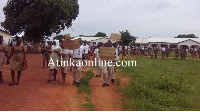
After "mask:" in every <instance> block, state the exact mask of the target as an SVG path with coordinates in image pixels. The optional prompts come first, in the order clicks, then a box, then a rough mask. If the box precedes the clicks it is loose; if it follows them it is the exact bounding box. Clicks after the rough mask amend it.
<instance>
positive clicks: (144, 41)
mask: <svg viewBox="0 0 200 112" xmlns="http://www.w3.org/2000/svg"><path fill="white" fill-rule="evenodd" d="M135 43H136V44H139V45H140V46H146V47H159V48H160V47H163V46H169V47H171V48H177V47H178V48H181V47H182V46H184V47H187V48H192V47H195V48H199V47H200V38H154V37H153V38H152V37H151V38H137V39H136V41H135Z"/></svg>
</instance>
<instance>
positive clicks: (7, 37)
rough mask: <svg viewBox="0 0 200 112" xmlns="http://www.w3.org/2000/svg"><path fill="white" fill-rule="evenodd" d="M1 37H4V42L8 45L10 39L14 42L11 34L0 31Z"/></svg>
mask: <svg viewBox="0 0 200 112" xmlns="http://www.w3.org/2000/svg"><path fill="white" fill-rule="evenodd" d="M0 35H2V36H3V40H4V42H5V43H6V44H8V41H9V39H10V41H12V35H11V34H10V33H8V32H6V31H4V30H1V29H0Z"/></svg>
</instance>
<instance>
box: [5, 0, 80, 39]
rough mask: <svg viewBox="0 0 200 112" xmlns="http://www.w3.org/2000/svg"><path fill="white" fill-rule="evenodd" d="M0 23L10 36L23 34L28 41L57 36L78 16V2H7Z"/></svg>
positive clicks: (21, 0)
mask: <svg viewBox="0 0 200 112" xmlns="http://www.w3.org/2000/svg"><path fill="white" fill-rule="evenodd" d="M3 12H4V14H5V17H6V19H5V21H4V22H2V23H1V25H2V26H3V27H4V29H5V30H6V31H8V32H10V33H11V34H13V35H15V34H19V33H22V32H25V36H26V37H28V38H29V40H33V41H34V42H39V41H40V40H41V38H43V37H44V36H51V35H52V34H53V33H56V34H59V33H60V32H61V31H62V30H64V29H65V28H69V27H71V25H72V21H73V20H75V19H76V17H77V16H78V14H79V5H78V0H8V2H7V5H6V6H5V7H4V8H3Z"/></svg>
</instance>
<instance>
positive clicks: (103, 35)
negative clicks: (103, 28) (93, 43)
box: [95, 32, 107, 37]
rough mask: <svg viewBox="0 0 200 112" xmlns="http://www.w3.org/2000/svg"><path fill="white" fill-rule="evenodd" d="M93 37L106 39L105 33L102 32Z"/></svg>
mask: <svg viewBox="0 0 200 112" xmlns="http://www.w3.org/2000/svg"><path fill="white" fill-rule="evenodd" d="M95 37H107V36H106V34H105V33H103V32H98V33H97V34H96V35H95Z"/></svg>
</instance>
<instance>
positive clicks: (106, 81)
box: [100, 40, 112, 87]
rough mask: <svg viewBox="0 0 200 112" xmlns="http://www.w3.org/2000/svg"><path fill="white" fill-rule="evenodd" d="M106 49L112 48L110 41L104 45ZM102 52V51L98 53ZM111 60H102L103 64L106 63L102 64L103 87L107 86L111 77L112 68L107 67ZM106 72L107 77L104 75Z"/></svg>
mask: <svg viewBox="0 0 200 112" xmlns="http://www.w3.org/2000/svg"><path fill="white" fill-rule="evenodd" d="M106 47H112V42H111V41H110V40H108V42H107V43H106ZM100 52H102V51H100ZM109 61H111V60H104V62H106V64H105V63H104V65H103V81H104V83H103V85H102V86H103V87H104V86H109V82H110V79H111V77H112V66H109V65H108V62H109ZM107 72H108V75H107V76H106V73H107Z"/></svg>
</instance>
